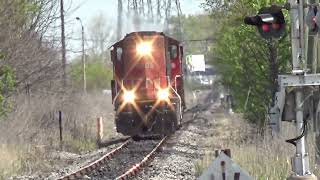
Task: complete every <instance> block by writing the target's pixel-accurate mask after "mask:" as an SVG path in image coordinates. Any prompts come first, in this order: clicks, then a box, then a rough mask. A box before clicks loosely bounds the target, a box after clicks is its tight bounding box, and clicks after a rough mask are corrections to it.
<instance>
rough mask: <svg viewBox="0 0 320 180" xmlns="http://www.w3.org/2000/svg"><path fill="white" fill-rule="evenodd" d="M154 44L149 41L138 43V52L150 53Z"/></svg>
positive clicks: (141, 53) (142, 53) (143, 54)
mask: <svg viewBox="0 0 320 180" xmlns="http://www.w3.org/2000/svg"><path fill="white" fill-rule="evenodd" d="M151 51H152V45H151V43H149V42H141V43H140V44H138V45H137V53H138V54H139V55H141V56H145V55H150V53H151Z"/></svg>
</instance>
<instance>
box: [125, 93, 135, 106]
mask: <svg viewBox="0 0 320 180" xmlns="http://www.w3.org/2000/svg"><path fill="white" fill-rule="evenodd" d="M135 98H136V96H135V94H134V92H133V91H125V92H124V93H123V101H124V102H125V103H133V102H134V99H135Z"/></svg>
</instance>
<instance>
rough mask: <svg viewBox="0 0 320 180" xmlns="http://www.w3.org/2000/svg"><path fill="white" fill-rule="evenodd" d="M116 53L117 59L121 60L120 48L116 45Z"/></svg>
mask: <svg viewBox="0 0 320 180" xmlns="http://www.w3.org/2000/svg"><path fill="white" fill-rule="evenodd" d="M116 53H117V60H118V61H121V59H122V48H121V47H117V50H116Z"/></svg>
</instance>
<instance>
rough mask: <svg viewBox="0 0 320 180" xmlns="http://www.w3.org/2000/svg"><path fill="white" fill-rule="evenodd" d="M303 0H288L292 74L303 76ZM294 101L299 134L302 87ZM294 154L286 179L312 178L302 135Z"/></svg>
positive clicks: (301, 128) (304, 66)
mask: <svg viewBox="0 0 320 180" xmlns="http://www.w3.org/2000/svg"><path fill="white" fill-rule="evenodd" d="M304 2H305V1H304V0H300V1H297V0H289V3H290V16H291V33H292V40H291V41H292V65H293V68H292V74H293V75H297V76H301V77H303V76H305V73H306V68H307V64H306V60H305V37H304V35H305V22H304ZM295 103H296V118H295V119H296V134H297V135H298V136H300V135H301V134H302V132H303V128H304V119H303V118H304V117H303V113H304V91H303V87H297V88H296V89H295ZM295 144H296V154H295V157H293V158H292V167H293V168H292V169H293V171H294V174H292V175H291V176H290V177H289V178H288V179H289V180H296V179H299V180H300V179H314V176H313V175H312V173H311V172H310V170H309V156H308V153H307V152H306V144H305V137H304V136H302V137H300V138H298V139H297V140H296V141H295Z"/></svg>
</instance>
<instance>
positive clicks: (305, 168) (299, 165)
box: [294, 88, 310, 176]
mask: <svg viewBox="0 0 320 180" xmlns="http://www.w3.org/2000/svg"><path fill="white" fill-rule="evenodd" d="M303 110H304V109H303V89H302V88H298V89H297V90H296V133H297V134H298V135H300V134H301V133H302V131H303V125H304V123H303ZM294 167H295V173H296V174H297V175H299V176H304V175H307V174H309V173H310V170H309V157H308V153H306V145H305V136H302V137H301V138H300V139H298V140H297V141H296V157H295V166H294Z"/></svg>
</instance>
